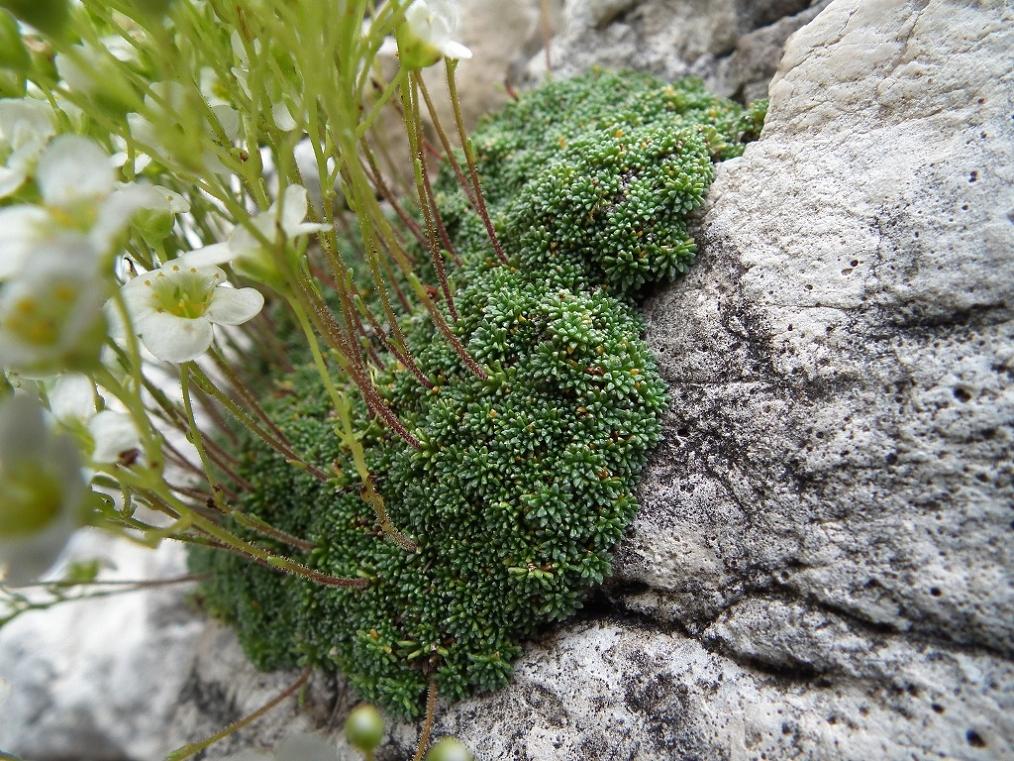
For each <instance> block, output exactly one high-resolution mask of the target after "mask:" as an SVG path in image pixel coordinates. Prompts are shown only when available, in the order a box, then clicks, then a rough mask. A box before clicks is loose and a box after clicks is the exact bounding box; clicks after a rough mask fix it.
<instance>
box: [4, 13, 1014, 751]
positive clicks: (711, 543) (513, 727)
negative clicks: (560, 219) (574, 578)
mask: <svg viewBox="0 0 1014 761" xmlns="http://www.w3.org/2000/svg"><path fill="white" fill-rule="evenodd" d="M587 5H588V6H589V7H590V6H591V5H592V3H588V4H587ZM597 5H598V6H600V7H602V8H606V7H613V8H620V10H619V11H617V12H618V13H620V14H621V16H622V13H623V12H624V10H629V9H631V8H634V6H635V4H634V3H629V2H628V3H598V4H597ZM648 5H649V4H648V3H643V4H641V5H640V6H638V7H641V6H644V7H645V8H647V7H648ZM690 5H692V3H675V2H673V3H669V4H668V5H666V4H665V3H657V4H651V7H655V8H657V10H656V11H653V12H657V13H661V12H662V9H665V8H668V9H669V10H670V11H671V13H672V14H679V13H683V12H684V10H683V9H684V8H685V7H687V6H690ZM728 5H729V7H736V6H735V4H732V3H730V4H728ZM740 5H743V7H746V5H747V4H745V3H744V4H740ZM797 5H799V6H803V5H805V3H798V4H797ZM716 6H721V7H724V4H723V3H716ZM635 11H636V8H635ZM630 12H631V13H633V12H634V11H630ZM601 18H604V17H601ZM629 18H631V19H632V18H634V16H629ZM658 18H660V19H663V21H664V25H669V24H673V23H674V21H673V20H672V19H676V18H683V16H677V15H672V16H671V17H670V18H668V19H666V18H665V17H663V16H659V17H658ZM613 21H614V22H615V21H622V18H619V19H617V18H614V19H613ZM1012 22H1014V12H1012V11H1011V10H1008V9H1006V8H1005V7H1004V4H1002V3H986V2H983V3H966V2H946V1H945V0H931V1H929V2H926V1H925V0H922V1H920V2H916V1H915V0H910V1H905V0H834V2H831V3H830V4H829V5H828V6H827V7H826V8H825V9H824V10H823V11H822V12H821V13H820V15H818V16H817V17H816V18H815V19H814V20H813V21H812V22H811V23H809V24H808V25H807V26H805V27H803V28H802V30H801V31H799V32H798V33H796V34H795V35H794V36H793V37H792V38H791V39H790V40H789V43H788V45H787V47H786V51H785V56H784V59H783V60H782V63H781V65H780V67H779V69H778V72H777V75H776V76H775V79H774V81H773V82H772V84H771V91H770V94H771V109H770V112H769V116H768V120H767V124H766V126H765V130H764V134H763V136H762V137H761V139H760V140H759V141H758V142H756V143H754V144H752V145H751V146H749V147H748V149H747V151H746V153H745V154H744V156H743V157H741V158H740V159H736V160H733V161H730V162H727V163H725V164H723V165H722V166H721V167H720V169H719V173H718V177H717V179H716V181H715V184H714V185H713V188H712V192H711V196H710V201H709V208H708V209H707V210H706V212H705V213H704V214H703V216H702V219H701V225H700V241H701V244H702V246H701V248H702V255H701V260H700V262H699V263H698V265H697V266H696V267H695V268H694V269H693V270H692V271H691V274H690V275H689V276H688V277H687V278H685V279H684V280H682V281H681V282H679V283H677V284H676V285H674V286H672V287H671V288H668V289H666V290H664V291H663V292H660V293H658V294H656V295H655V296H654V298H653V299H651V300H650V302H649V304H648V305H647V308H646V312H647V316H648V320H649V329H648V340H649V342H650V343H651V345H652V346H653V348H654V349H655V351H656V353H657V355H658V358H659V361H660V364H661V367H662V368H663V372H664V374H665V375H666V377H667V379H668V381H669V382H670V384H671V386H672V391H671V404H670V410H669V412H668V415H667V420H666V431H667V436H666V440H665V441H664V442H663V445H662V446H661V447H660V448H659V450H658V451H657V452H656V455H655V457H654V460H653V462H652V464H651V466H650V467H649V470H648V472H647V473H646V476H645V479H644V482H643V487H642V505H643V507H642V511H641V513H640V515H639V517H638V519H637V520H636V522H635V524H634V525H633V526H632V528H631V531H630V532H629V536H628V537H627V538H626V539H625V540H624V542H623V543H622V544H621V545H620V547H619V550H618V557H617V563H616V571H617V573H616V577H615V579H614V580H613V582H612V583H611V584H610V585H609V587H607V589H606V590H605V591H604V592H603V593H601V594H599V595H597V596H596V597H595V598H594V599H593V600H591V601H590V603H589V605H588V606H587V608H586V609H585V611H583V613H582V615H581V616H580V617H579V618H578V620H576V621H574V622H571V623H570V624H569V625H567V626H566V627H563V628H561V629H560V630H556V631H553V632H549V633H547V634H546V635H545V636H544V637H543V638H542V639H541V640H540V641H538V642H534V643H532V644H531V646H530V647H529V648H528V650H527V651H526V653H525V655H524V656H523V657H522V658H521V660H520V661H519V662H518V664H517V670H516V677H515V679H514V681H513V682H512V684H511V685H510V687H508V688H507V689H505V690H502V691H500V692H498V693H496V694H493V695H488V696H485V697H482V698H478V699H475V700H470V701H466V702H464V703H460V704H457V705H455V706H451V707H447V706H442V707H441V710H440V717H439V720H438V724H437V734H442V733H446V732H452V733H455V734H457V735H459V736H460V737H461V738H462V739H464V740H465V741H466V742H467V743H468V744H469V745H470V746H471V747H472V748H473V749H474V750H475V751H476V755H477V757H478V758H480V759H533V760H534V759H586V758H596V759H624V760H628V759H644V760H645V761H647V760H649V759H662V758H665V759H668V758H673V759H691V758H695V759H761V758H768V759H772V758H778V759H839V758H844V759H864V760H868V759H899V760H900V759H913V758H914V759H953V758H958V759H992V758H1003V757H1009V756H1010V755H1011V754H1012V753H1014V719H1012V718H1011V717H1012V716H1014V663H1012V656H1014V591H1012V584H1011V569H1012V567H1014V564H1012V559H1011V551H1012V550H1011V547H1012V543H1011V536H1012V523H1011V521H1012V519H1014V515H1012V509H1011V508H1012V505H1014V479H1012V470H1014V468H1012V462H1014V457H1012V455H1014V447H1012V438H1014V390H1012V383H1011V381H1012V379H1014V319H1012V318H1014V304H1012V303H1011V299H1012V298H1014V295H1012V291H1014V257H1012V251H1014V193H1012V189H1014V155H1012V154H1014V122H1012V115H1014V104H1012V103H1011V92H1012V89H1014V82H1012V81H1011V80H1012V75H1011V73H1010V67H1009V64H1008V61H1009V51H1010V50H1011V49H1012V45H1014V34H1012V32H1011V31H1010V30H1011V29H1014V24H1012ZM606 29H607V30H608V25H607V27H606ZM564 34H566V31H565V32H564ZM599 52H602V53H603V55H605V53H607V52H608V48H602V50H601V51H599ZM589 55H594V53H589ZM595 60H597V61H600V62H605V63H609V62H610V61H608V60H603V58H596V59H595ZM586 62H587V63H591V62H593V61H592V60H591V59H588V60H587V61H586ZM632 63H639V62H638V61H633V62H632ZM675 73H679V72H675ZM179 641H180V642H183V643H185V646H186V647H189V648H191V649H192V650H193V652H194V653H195V658H196V660H194V661H192V662H188V663H189V664H190V665H187V666H184V667H182V668H180V669H179V670H178V672H176V673H173V674H171V675H169V676H170V677H171V678H170V680H169V682H170V683H169V684H167V685H163V686H162V687H160V688H159V689H158V690H157V692H158V693H159V695H158V696H157V697H156V698H155V700H156V702H157V705H166V704H168V703H171V702H173V701H175V702H176V703H177V706H176V707H175V709H174V711H173V714H172V717H171V719H170V720H169V721H168V722H167V723H166V724H165V725H164V726H162V728H161V734H159V733H157V732H155V731H154V728H153V731H152V734H151V735H150V736H149V737H148V738H147V740H146V742H148V743H149V744H148V745H147V746H145V747H146V748H151V747H154V746H155V745H157V744H158V743H162V745H161V747H162V748H168V747H171V746H172V745H173V744H174V743H178V742H180V741H182V740H183V739H187V738H188V737H189V738H190V739H193V738H196V737H200V736H202V735H205V734H207V733H208V732H210V731H213V730H214V729H216V728H218V727H220V726H221V725H222V724H223V723H226V722H228V721H230V720H232V719H234V718H236V717H237V716H239V715H242V714H243V713H244V712H248V711H250V710H252V709H254V708H256V707H257V706H259V705H260V704H262V703H263V702H264V701H265V700H266V699H267V698H268V697H269V696H270V695H271V694H273V693H275V692H277V691H279V690H281V689H282V688H283V687H284V686H285V685H286V684H287V683H288V682H289V681H291V679H292V678H293V676H294V675H292V674H274V675H260V674H255V673H254V672H253V671H252V669H250V667H249V666H247V665H246V664H245V661H244V660H243V659H242V655H241V654H240V653H239V651H238V648H237V645H236V643H235V638H234V637H233V636H232V635H231V633H230V632H228V631H227V630H225V629H223V628H221V627H220V626H218V625H216V624H211V625H209V626H207V627H206V628H205V629H204V631H203V632H202V633H201V634H200V635H198V634H196V633H194V632H189V633H187V634H186V635H183V636H181V637H180V640H179ZM3 647H4V648H6V647H7V645H6V644H4V645H3ZM4 652H6V651H4ZM181 683H182V687H180V684H181ZM335 696H337V697H335ZM9 700H10V699H9ZM352 700H354V698H353V697H352V696H350V695H348V694H347V693H346V692H345V691H344V690H343V689H342V688H341V685H333V684H329V683H328V682H327V680H326V679H325V678H324V677H316V678H315V682H314V684H313V688H312V689H311V691H310V693H309V698H308V700H307V707H306V710H304V712H303V713H300V714H299V718H298V719H296V718H294V717H295V716H296V713H295V709H294V708H293V706H292V705H287V706H286V707H285V708H283V709H281V710H280V711H278V712H276V713H274V714H272V715H270V716H269V717H268V718H266V719H264V720H263V721H262V722H260V723H259V724H257V725H255V726H252V727H250V728H249V729H248V730H245V731H244V732H243V733H242V734H240V735H238V736H237V737H236V738H234V739H233V740H232V741H231V742H230V743H227V744H224V745H223V746H222V747H219V748H215V749H214V750H213V751H212V752H211V753H210V754H209V755H208V756H207V757H208V758H219V757H221V755H222V754H224V753H227V752H233V751H235V750H236V749H238V748H240V747H245V746H249V745H253V746H263V745H270V744H271V743H272V742H274V741H275V740H277V739H278V738H279V737H281V736H283V735H284V734H286V733H288V732H290V731H292V730H293V729H297V728H300V727H303V726H308V725H311V724H314V725H317V726H319V727H320V728H321V729H322V730H327V729H328V728H331V729H333V728H334V727H336V726H339V725H340V722H341V716H342V714H343V712H344V710H345V708H346V707H347V705H348V704H349V702H350V701H352ZM166 701H168V703H167V702H166ZM0 715H3V716H4V718H5V719H6V717H7V716H8V715H10V714H8V713H7V712H6V710H5V711H3V713H2V714H0ZM20 715H22V716H24V715H25V714H24V713H22V714H20ZM0 727H5V725H4V724H3V722H0ZM2 731H3V730H2V729H0V737H3V735H2ZM107 731H108V728H107ZM415 731H416V730H415V727H412V726H407V725H401V726H397V727H395V728H393V730H392V738H393V741H392V742H390V743H389V744H388V745H387V746H386V748H385V750H384V752H383V754H381V755H380V756H379V758H381V759H391V760H393V759H404V758H406V757H408V756H409V755H410V748H411V746H412V743H413V741H414V738H415ZM339 743H340V740H339ZM2 744H3V742H2V741H0V745H2ZM63 747H66V746H63ZM9 749H15V748H13V747H11V748H9ZM17 749H20V748H17ZM339 755H340V758H342V759H355V758H357V757H358V756H357V755H356V754H353V753H351V751H349V750H348V749H347V748H345V747H344V746H342V745H339ZM68 756H71V757H75V758H77V757H79V756H75V755H74V754H73V753H72V752H65V754H64V756H62V757H61V756H60V755H59V754H57V753H54V752H50V753H49V755H39V756H36V757H35V758H36V761H45V759H59V758H66V757H68ZM95 757H96V758H100V756H98V755H96V756H95ZM108 757H109V758H115V759H117V761H119V759H124V760H125V759H128V758H137V759H147V758H157V757H158V756H157V754H150V755H149V754H148V752H147V751H146V750H145V749H142V748H141V746H140V745H137V746H132V747H131V748H130V749H126V750H123V751H122V752H121V755H120V756H108Z"/></svg>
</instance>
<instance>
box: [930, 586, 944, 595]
mask: <svg viewBox="0 0 1014 761" xmlns="http://www.w3.org/2000/svg"><path fill="white" fill-rule="evenodd" d="M930 594H931V595H933V596H934V597H939V596H940V595H942V594H943V592H941V591H940V587H930Z"/></svg>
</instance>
